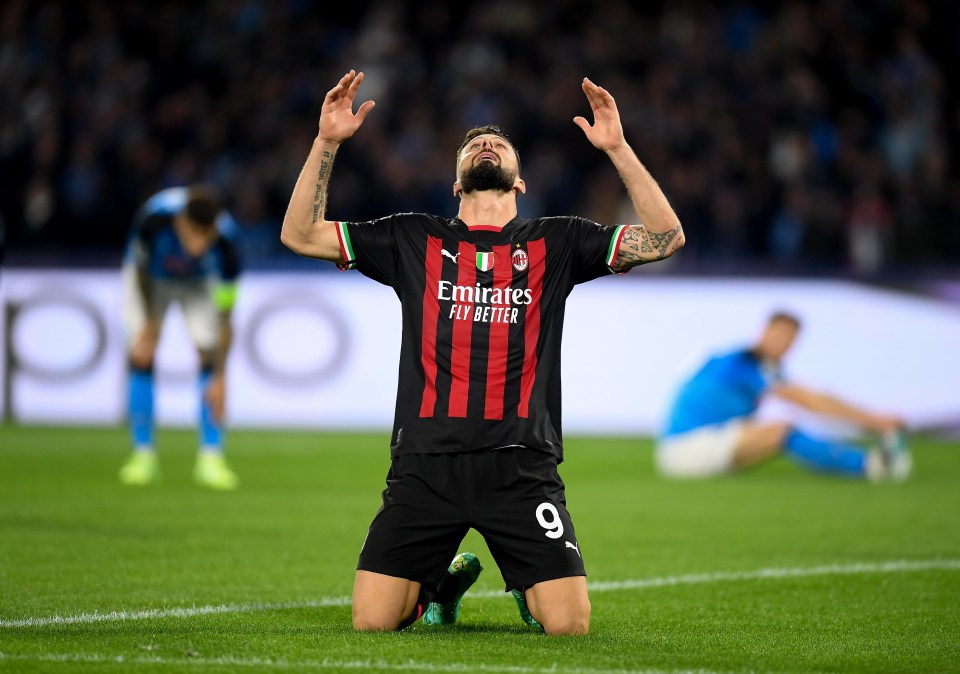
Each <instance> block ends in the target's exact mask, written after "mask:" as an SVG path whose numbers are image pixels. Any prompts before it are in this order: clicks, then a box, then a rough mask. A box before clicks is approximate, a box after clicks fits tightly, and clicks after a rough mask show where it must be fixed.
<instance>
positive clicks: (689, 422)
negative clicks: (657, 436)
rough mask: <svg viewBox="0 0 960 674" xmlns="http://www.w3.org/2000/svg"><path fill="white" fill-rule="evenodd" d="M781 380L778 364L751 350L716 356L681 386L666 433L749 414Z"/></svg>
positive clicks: (673, 433) (684, 430) (665, 434)
mask: <svg viewBox="0 0 960 674" xmlns="http://www.w3.org/2000/svg"><path fill="white" fill-rule="evenodd" d="M778 381H780V371H779V368H778V367H777V365H776V364H774V363H768V362H764V361H761V360H759V359H758V358H757V357H756V356H755V355H753V353H752V352H750V351H749V350H746V349H744V350H739V351H734V352H733V353H727V354H723V355H719V356H714V357H713V358H711V359H710V360H708V361H707V362H706V364H705V365H704V366H703V367H701V368H700V369H699V370H698V371H697V372H696V373H695V374H694V375H693V376H692V377H691V378H690V379H689V380H687V382H686V383H685V384H684V385H683V386H682V387H681V388H680V391H679V393H678V394H677V397H676V399H675V400H674V403H673V406H672V408H671V410H670V415H669V417H668V419H667V424H666V427H665V429H664V432H663V435H664V436H670V435H676V434H678V433H686V432H687V431H691V430H693V429H695V428H700V427H702V426H710V425H714V424H721V423H724V422H727V421H730V420H731V419H737V418H742V417H746V416H749V415H750V414H753V413H754V412H756V410H757V407H759V405H760V397H761V396H762V395H763V393H764V392H765V391H767V389H769V388H770V387H771V386H772V385H773V384H775V383H777V382H778Z"/></svg>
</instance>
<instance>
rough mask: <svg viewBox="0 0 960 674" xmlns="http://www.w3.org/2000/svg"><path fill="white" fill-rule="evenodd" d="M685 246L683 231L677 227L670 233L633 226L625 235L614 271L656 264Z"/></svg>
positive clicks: (621, 240) (621, 241)
mask: <svg viewBox="0 0 960 674" xmlns="http://www.w3.org/2000/svg"><path fill="white" fill-rule="evenodd" d="M682 245H683V230H682V229H681V228H680V225H677V226H676V227H674V228H673V229H671V230H670V231H668V232H648V231H647V230H646V228H645V227H644V226H643V225H633V226H631V227H629V228H627V230H626V231H625V232H624V233H623V238H621V239H620V247H619V249H618V251H617V261H616V263H615V264H614V269H616V270H617V271H626V270H627V269H630V268H631V267H636V266H637V265H641V264H646V263H648V262H656V261H657V260H662V259H663V258H665V257H668V256H670V255H673V254H674V253H675V252H677V251H678V250H679V249H680V247H681V246H682Z"/></svg>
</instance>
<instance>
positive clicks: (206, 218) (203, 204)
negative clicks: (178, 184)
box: [183, 185, 221, 227]
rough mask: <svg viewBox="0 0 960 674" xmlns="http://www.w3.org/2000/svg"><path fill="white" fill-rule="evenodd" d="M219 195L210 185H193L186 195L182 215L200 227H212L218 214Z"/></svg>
mask: <svg viewBox="0 0 960 674" xmlns="http://www.w3.org/2000/svg"><path fill="white" fill-rule="evenodd" d="M220 208H221V202H220V194H219V192H218V191H217V190H216V188H214V187H212V186H210V185H194V186H193V187H191V188H190V192H189V194H188V195H187V205H186V207H185V208H184V209H183V214H184V215H185V216H187V218H189V219H190V221H191V222H195V223H196V224H198V225H200V226H201V227H213V225H214V223H215V222H216V221H217V215H218V214H219V213H220Z"/></svg>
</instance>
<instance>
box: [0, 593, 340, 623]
mask: <svg viewBox="0 0 960 674" xmlns="http://www.w3.org/2000/svg"><path fill="white" fill-rule="evenodd" d="M349 605H350V597H321V598H320V599H315V600H312V601H296V602H282V603H275V604H219V605H216V606H183V607H180V608H164V609H147V610H145V611H111V612H110V613H80V614H78V615H71V616H58V615H55V616H49V617H47V618H21V619H19V620H0V627H45V626H48V625H73V624H76V623H99V622H112V621H120V620H152V619H154V618H192V617H194V616H200V615H212V614H217V613H220V614H223V613H253V612H255V611H282V610H285V609H297V608H329V607H331V606H349Z"/></svg>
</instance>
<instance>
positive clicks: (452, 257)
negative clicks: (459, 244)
mask: <svg viewBox="0 0 960 674" xmlns="http://www.w3.org/2000/svg"><path fill="white" fill-rule="evenodd" d="M440 254H441V255H443V256H444V257H449V258H450V259H451V260H453V261H454V262H456V261H457V258H458V257H460V253H457V254H456V255H454V254H453V253H450V252H448V251H447V249H446V248H441V249H440Z"/></svg>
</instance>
